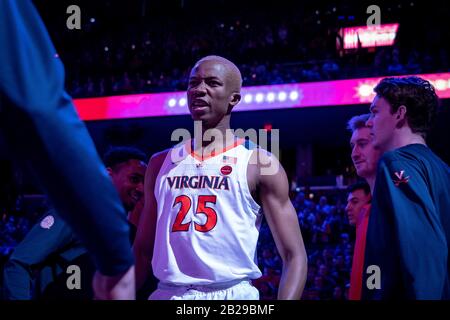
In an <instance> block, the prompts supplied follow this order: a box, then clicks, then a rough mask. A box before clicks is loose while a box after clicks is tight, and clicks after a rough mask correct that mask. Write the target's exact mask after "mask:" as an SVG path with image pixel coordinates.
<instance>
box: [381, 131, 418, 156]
mask: <svg viewBox="0 0 450 320" xmlns="http://www.w3.org/2000/svg"><path fill="white" fill-rule="evenodd" d="M410 144H423V145H426V142H425V139H424V138H423V137H422V136H421V135H420V134H417V133H413V132H412V131H411V129H410V128H409V127H403V128H401V129H398V131H397V133H396V134H394V135H393V136H392V139H391V140H390V141H389V144H388V145H387V146H386V147H385V148H384V152H387V151H392V150H395V149H398V148H401V147H404V146H407V145H410Z"/></svg>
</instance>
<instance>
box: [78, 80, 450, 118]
mask: <svg viewBox="0 0 450 320" xmlns="http://www.w3.org/2000/svg"><path fill="white" fill-rule="evenodd" d="M419 76H420V77H422V78H425V79H427V80H429V81H430V82H431V83H432V84H433V85H434V87H435V89H436V92H437V94H438V96H439V97H440V98H442V99H445V98H450V73H438V74H424V75H419ZM382 78H384V77H379V78H364V79H351V80H337V81H323V82H308V83H293V84H292V83H291V84H280V85H268V86H255V87H244V88H242V92H241V94H242V99H241V102H240V103H239V104H238V105H237V106H236V107H235V108H234V109H233V112H240V111H260V110H276V109H292V108H304V107H323V106H339V105H355V104H365V103H370V102H371V101H372V99H373V98H374V96H375V93H374V92H373V88H374V87H375V85H376V84H377V83H378V82H379V81H380V80H381V79H382ZM74 103H75V107H76V109H77V111H78V114H79V115H80V117H81V119H83V120H85V121H89V120H108V119H128V118H144V117H161V116H175V115H186V114H189V110H188V107H187V99H186V92H168V93H150V94H133V95H124V96H112V97H101V98H88V99H75V100H74Z"/></svg>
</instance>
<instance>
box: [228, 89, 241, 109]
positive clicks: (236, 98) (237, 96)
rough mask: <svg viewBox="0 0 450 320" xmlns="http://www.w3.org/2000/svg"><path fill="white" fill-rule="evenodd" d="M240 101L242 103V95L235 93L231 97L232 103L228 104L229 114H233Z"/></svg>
mask: <svg viewBox="0 0 450 320" xmlns="http://www.w3.org/2000/svg"><path fill="white" fill-rule="evenodd" d="M239 101H241V93H240V92H233V93H232V94H231V97H230V102H229V103H228V114H229V113H230V112H231V110H232V109H233V108H234V106H235V105H237V104H238V103H239Z"/></svg>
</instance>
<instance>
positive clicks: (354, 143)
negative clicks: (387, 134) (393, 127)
mask: <svg viewBox="0 0 450 320" xmlns="http://www.w3.org/2000/svg"><path fill="white" fill-rule="evenodd" d="M372 140H373V136H372V135H371V132H370V129H369V128H360V129H356V130H355V131H354V132H353V134H352V137H351V139H350V146H351V148H352V154H351V157H352V161H353V165H354V166H355V169H356V173H357V174H358V176H360V177H363V178H369V177H373V176H375V174H376V170H377V164H378V160H379V159H380V151H379V149H378V148H376V147H375V146H374V144H373V143H372V142H373V141H372Z"/></svg>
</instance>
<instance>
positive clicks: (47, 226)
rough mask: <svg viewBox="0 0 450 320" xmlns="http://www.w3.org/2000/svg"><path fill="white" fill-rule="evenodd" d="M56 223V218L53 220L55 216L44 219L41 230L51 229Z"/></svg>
mask: <svg viewBox="0 0 450 320" xmlns="http://www.w3.org/2000/svg"><path fill="white" fill-rule="evenodd" d="M54 223H55V218H53V216H51V215H50V216H46V217H45V218H44V219H42V221H41V224H40V226H41V228H43V229H50V228H51V227H52V226H53V224H54Z"/></svg>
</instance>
